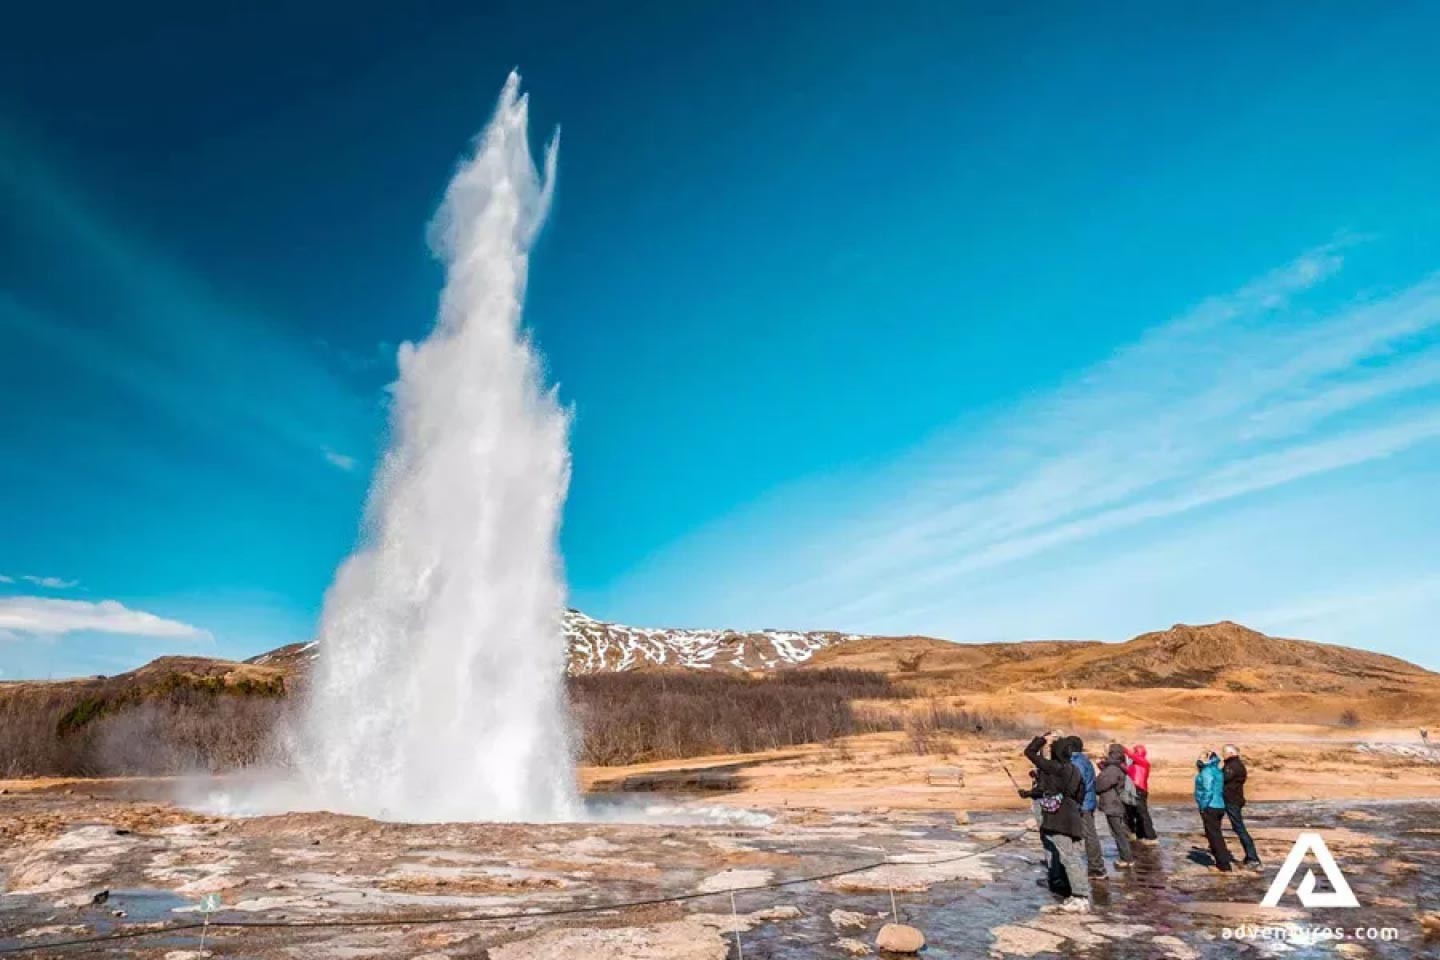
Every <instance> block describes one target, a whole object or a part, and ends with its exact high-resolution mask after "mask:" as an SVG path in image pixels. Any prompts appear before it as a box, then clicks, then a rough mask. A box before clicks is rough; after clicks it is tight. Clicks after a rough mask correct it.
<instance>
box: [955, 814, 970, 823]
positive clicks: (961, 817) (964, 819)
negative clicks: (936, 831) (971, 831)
mask: <svg viewBox="0 0 1440 960" xmlns="http://www.w3.org/2000/svg"><path fill="white" fill-rule="evenodd" d="M955 825H956V826H960V827H968V826H969V825H970V813H969V812H968V811H966V810H956V811H955Z"/></svg>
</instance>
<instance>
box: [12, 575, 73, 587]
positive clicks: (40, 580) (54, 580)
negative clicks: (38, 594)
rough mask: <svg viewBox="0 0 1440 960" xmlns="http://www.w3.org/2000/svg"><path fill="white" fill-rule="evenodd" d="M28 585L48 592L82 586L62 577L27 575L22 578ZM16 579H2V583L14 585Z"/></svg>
mask: <svg viewBox="0 0 1440 960" xmlns="http://www.w3.org/2000/svg"><path fill="white" fill-rule="evenodd" d="M20 579H21V580H23V581H25V582H26V583H29V584H32V585H34V586H37V587H43V588H44V589H46V590H70V589H72V588H74V587H78V586H79V585H80V581H79V580H65V579H63V578H61V577H37V576H34V575H33V574H28V573H27V574H25V575H24V576H22V577H21V578H20ZM14 582H15V578H14V577H0V583H14Z"/></svg>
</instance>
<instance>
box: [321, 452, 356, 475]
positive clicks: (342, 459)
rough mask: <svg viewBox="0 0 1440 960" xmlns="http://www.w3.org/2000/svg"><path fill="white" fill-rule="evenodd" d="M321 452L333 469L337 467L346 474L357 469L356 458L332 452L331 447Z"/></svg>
mask: <svg viewBox="0 0 1440 960" xmlns="http://www.w3.org/2000/svg"><path fill="white" fill-rule="evenodd" d="M321 452H322V453H323V454H324V455H325V462H327V463H329V464H330V465H331V466H332V467H335V468H336V469H338V470H344V471H345V472H346V473H349V472H350V471H351V470H354V469H355V458H354V457H351V456H346V455H345V454H343V453H338V452H336V451H334V450H331V449H330V448H329V447H326V448H325V449H324V450H322V451H321Z"/></svg>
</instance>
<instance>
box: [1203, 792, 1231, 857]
mask: <svg viewBox="0 0 1440 960" xmlns="http://www.w3.org/2000/svg"><path fill="white" fill-rule="evenodd" d="M1200 819H1201V820H1203V821H1204V823H1205V839H1206V840H1208V841H1209V842H1210V856H1212V857H1214V858H1215V866H1217V867H1219V868H1220V869H1221V870H1229V869H1231V868H1232V866H1233V865H1234V863H1235V858H1234V857H1232V856H1230V848H1229V847H1227V846H1225V834H1223V833H1221V832H1220V825H1221V824H1222V823H1224V822H1225V808H1224V807H1219V808H1208V807H1207V808H1206V809H1204V810H1201V811H1200Z"/></svg>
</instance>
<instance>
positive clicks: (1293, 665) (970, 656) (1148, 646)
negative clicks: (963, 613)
mask: <svg viewBox="0 0 1440 960" xmlns="http://www.w3.org/2000/svg"><path fill="white" fill-rule="evenodd" d="M806 666H807V667H852V668H856V669H867V670H882V671H885V672H888V673H895V674H908V675H911V676H913V677H915V678H916V679H917V680H921V681H932V682H939V681H944V682H945V684H946V686H948V687H949V688H950V689H954V690H976V691H998V690H1065V689H1099V690H1127V689H1145V688H1169V689H1212V690H1220V691H1229V692H1237V693H1239V692H1255V693H1265V692H1296V693H1327V694H1334V693H1354V694H1358V695H1364V696H1369V695H1373V694H1397V695H1398V694H1413V693H1415V692H1417V691H1422V690H1427V691H1428V690H1432V689H1434V690H1436V691H1437V692H1440V674H1435V673H1431V672H1430V671H1428V670H1425V669H1423V668H1421V667H1418V666H1416V665H1415V664H1413V663H1408V662H1406V661H1404V660H1401V659H1399V658H1397V657H1390V656H1386V655H1384V654H1379V653H1371V652H1369V651H1366V650H1354V649H1351V648H1349V647H1339V646H1333V645H1330V644H1323V643H1314V642H1312V641H1308V640H1290V639H1284V638H1280V637H1271V636H1267V635H1265V634H1263V633H1260V632H1259V631H1257V630H1251V629H1250V628H1248V627H1244V626H1241V625H1240V624H1238V623H1231V622H1230V621H1222V622H1220V623H1212V624H1204V625H1200V626H1190V625H1187V624H1176V625H1175V626H1173V627H1171V628H1170V629H1169V630H1163V631H1159V632H1156V633H1145V634H1141V635H1140V636H1138V637H1135V638H1134V639H1132V640H1127V641H1126V642H1124V643H1099V642H1093V641H1034V642H1026V643H987V644H953V643H948V642H946V641H943V640H934V639H930V638H925V637H904V638H895V639H891V640H885V639H879V638H867V639H865V640H856V641H851V642H849V643H843V644H839V645H837V646H834V647H830V648H828V649H825V650H822V651H820V652H819V653H817V654H816V655H815V656H814V657H812V658H811V659H810V660H809V661H808V662H807V664H806Z"/></svg>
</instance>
